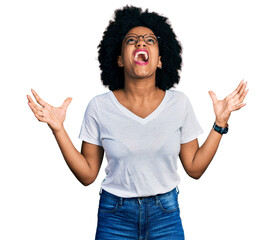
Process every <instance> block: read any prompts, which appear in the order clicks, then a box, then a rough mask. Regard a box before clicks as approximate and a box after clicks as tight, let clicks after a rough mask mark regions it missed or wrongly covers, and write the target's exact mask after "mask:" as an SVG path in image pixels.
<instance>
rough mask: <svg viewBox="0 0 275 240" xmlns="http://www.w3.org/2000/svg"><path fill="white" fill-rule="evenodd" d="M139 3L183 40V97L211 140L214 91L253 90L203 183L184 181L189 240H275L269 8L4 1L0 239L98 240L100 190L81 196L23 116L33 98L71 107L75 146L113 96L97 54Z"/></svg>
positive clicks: (68, 124) (213, 2)
mask: <svg viewBox="0 0 275 240" xmlns="http://www.w3.org/2000/svg"><path fill="white" fill-rule="evenodd" d="M126 4H130V5H131V4H133V5H135V6H139V7H142V8H143V9H145V8H149V10H150V11H155V12H158V13H160V14H163V15H165V16H167V17H168V18H169V19H170V21H171V23H172V26H173V28H174V31H175V32H176V34H177V36H178V39H179V40H180V41H181V43H182V46H183V48H184V50H183V62H184V66H183V69H182V74H181V82H180V84H179V85H178V86H177V87H176V89H177V90H179V91H183V92H185V93H186V94H187V95H188V97H189V98H190V100H191V102H192V105H193V107H194V110H195V113H196V116H197V118H198V120H199V122H200V124H201V126H202V127H203V129H204V134H203V135H201V136H200V137H199V142H200V145H201V144H202V143H203V142H204V141H205V139H206V137H207V136H208V134H209V132H210V130H211V127H212V125H213V122H214V119H215V117H214V112H213V108H212V102H211V99H210V97H209V95H208V90H213V91H214V92H215V93H216V94H217V96H218V98H223V97H225V96H226V95H228V94H229V93H231V92H232V91H233V90H234V89H235V88H236V87H237V85H238V83H239V82H240V81H241V80H242V79H243V78H244V79H245V81H248V88H249V90H250V91H249V93H248V95H247V98H246V100H245V102H247V105H246V106H245V107H244V108H243V109H241V110H240V111H237V112H234V113H232V115H231V118H230V120H229V132H228V134H227V135H225V136H224V137H223V139H222V142H221V144H220V147H219V149H218V152H217V154H216V156H215V158H214V160H213V162H212V163H211V164H210V166H209V168H208V169H207V171H206V172H205V174H204V175H203V176H202V177H201V179H199V180H198V181H197V180H193V179H191V178H190V177H188V176H187V174H186V173H185V172H184V170H183V168H182V166H181V164H180V160H179V162H178V164H179V165H178V166H179V170H178V171H179V173H180V175H181V177H182V182H181V184H180V185H179V189H180V196H179V202H180V208H181V217H182V222H183V227H184V230H185V234H186V239H187V240H202V239H211V240H221V239H222V240H229V239H242V240H243V239H250V240H254V239H264V240H269V239H270V240H272V239H275V233H274V230H273V229H272V228H273V227H274V216H275V209H274V202H275V197H274V182H275V177H274V167H275V164H274V160H275V159H274V148H273V147H274V144H272V143H274V133H275V132H274V126H273V123H274V120H275V119H274V103H275V102H274V90H273V89H274V87H273V86H274V85H273V82H274V80H275V73H274V66H275V57H274V56H275V47H274V46H275V44H274V43H275V37H274V22H275V15H274V7H273V5H272V1H267V0H262V1H253V0H252V1H251V0H250V1H248V0H231V1H224V0H208V1H204V0H190V1H186V0H183V1H172V0H170V1H157V0H151V1H148V0H146V1H144V0H139V1H129V0H128V1H125V0H123V1H106V0H105V1H104V0H102V1H98V2H95V1H91V0H90V1H88V0H86V1H73V0H70V1H68V0H67V1H61V0H54V1H53V0H48V1H37V0H33V1H30V0H25V1H13V0H10V1H7V0H6V1H3V0H2V1H1V2H0V35H1V37H0V79H1V88H0V93H1V94H0V104H1V118H0V121H1V122H0V126H1V145H0V146H1V161H0V189H1V197H0V226H1V230H0V239H4V240H10V239H12V240H15V239H28V240H37V239H39V240H44V239H45V240H46V239H47V240H48V239H53V240H55V239H58V240H59V239H66V240H70V239H74V240H75V239H82V240H88V239H94V234H95V230H96V221H97V207H98V200H99V194H98V192H99V189H100V183H101V181H102V180H103V179H104V177H105V172H104V168H105V167H106V162H107V161H106V158H105V157H104V161H103V165H102V167H101V170H100V174H99V176H98V178H97V180H96V181H95V182H94V183H93V184H92V185H90V186H88V187H84V186H82V185H81V184H80V183H79V182H78V181H77V180H76V178H75V177H74V176H73V174H72V173H71V172H70V170H69V168H68V167H67V166H66V163H65V161H64V160H63V158H62V155H61V153H60V150H59V148H58V146H57V144H56V142H55V139H54V137H53V135H52V133H51V131H50V130H49V128H48V126H47V125H46V124H44V123H40V122H38V121H37V120H36V119H35V117H34V116H33V114H32V112H31V110H30V109H29V107H28V105H27V98H26V95H27V94H31V92H30V89H31V88H33V89H35V90H36V91H37V92H38V94H40V96H41V97H42V98H43V99H44V100H45V101H47V102H49V103H50V104H52V105H61V104H62V103H63V101H64V100H65V98H67V97H72V98H73V101H72V103H71V105H70V106H69V109H68V113H67V119H66V121H65V128H66V130H67V132H68V134H69V136H70V137H71V139H72V141H73V143H74V144H75V146H76V147H77V148H78V149H79V150H80V146H81V141H80V140H79V139H78V133H79V130H80V126H81V122H82V118H83V114H84V111H85V108H86V106H87V104H88V102H89V100H90V99H91V98H92V97H93V96H95V95H97V94H101V93H104V92H106V91H108V89H107V88H104V87H103V86H102V84H101V81H100V72H99V68H98V62H97V45H98V44H99V41H100V40H101V38H102V33H103V31H104V30H105V28H106V27H107V25H108V22H109V20H110V19H111V18H112V16H113V12H114V10H115V9H117V8H121V7H122V6H124V5H126Z"/></svg>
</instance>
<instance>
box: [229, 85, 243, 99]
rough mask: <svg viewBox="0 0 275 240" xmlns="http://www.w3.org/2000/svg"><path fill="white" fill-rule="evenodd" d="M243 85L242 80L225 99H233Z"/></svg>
mask: <svg viewBox="0 0 275 240" xmlns="http://www.w3.org/2000/svg"><path fill="white" fill-rule="evenodd" d="M243 84H244V80H242V81H241V82H240V83H239V85H238V87H237V88H236V89H235V91H233V92H232V93H231V94H229V95H228V96H227V99H230V98H233V97H234V96H235V95H236V94H237V93H238V92H239V91H240V90H241V88H242V86H243Z"/></svg>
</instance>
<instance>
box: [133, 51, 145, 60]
mask: <svg viewBox="0 0 275 240" xmlns="http://www.w3.org/2000/svg"><path fill="white" fill-rule="evenodd" d="M140 54H144V55H145V61H147V60H148V54H147V52H143V51H140V52H137V53H136V55H135V61H137V59H138V55H140Z"/></svg>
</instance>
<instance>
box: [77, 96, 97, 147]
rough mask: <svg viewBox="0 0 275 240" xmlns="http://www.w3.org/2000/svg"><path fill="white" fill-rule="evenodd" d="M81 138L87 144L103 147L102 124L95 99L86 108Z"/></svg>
mask: <svg viewBox="0 0 275 240" xmlns="http://www.w3.org/2000/svg"><path fill="white" fill-rule="evenodd" d="M79 138H80V139H81V140H83V141H85V142H88V143H92V144H96V145H99V146H102V142H101V140H100V123H99V119H98V114H97V105H96V101H95V98H93V99H92V100H91V101H90V102H89V104H88V106H87V108H86V111H85V114H84V118H83V121H82V125H81V129H80V133H79Z"/></svg>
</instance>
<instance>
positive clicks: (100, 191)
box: [99, 187, 102, 195]
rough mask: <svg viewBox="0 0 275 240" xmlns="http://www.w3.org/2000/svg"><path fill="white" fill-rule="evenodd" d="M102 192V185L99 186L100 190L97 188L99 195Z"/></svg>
mask: <svg viewBox="0 0 275 240" xmlns="http://www.w3.org/2000/svg"><path fill="white" fill-rule="evenodd" d="M101 193H102V187H100V190H99V195H100V194H101Z"/></svg>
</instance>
